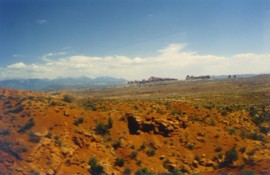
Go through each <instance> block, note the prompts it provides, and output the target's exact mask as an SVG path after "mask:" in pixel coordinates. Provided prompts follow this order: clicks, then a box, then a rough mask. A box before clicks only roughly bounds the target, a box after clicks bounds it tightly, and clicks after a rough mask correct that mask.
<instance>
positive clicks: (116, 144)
mask: <svg viewBox="0 0 270 175" xmlns="http://www.w3.org/2000/svg"><path fill="white" fill-rule="evenodd" d="M112 146H113V148H114V149H117V148H119V147H120V146H121V140H120V139H117V140H116V141H115V142H114V143H113V144H112Z"/></svg>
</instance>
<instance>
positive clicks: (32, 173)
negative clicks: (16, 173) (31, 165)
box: [29, 169, 40, 175]
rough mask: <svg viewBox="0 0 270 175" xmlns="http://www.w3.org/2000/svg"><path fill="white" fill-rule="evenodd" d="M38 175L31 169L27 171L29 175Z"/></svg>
mask: <svg viewBox="0 0 270 175" xmlns="http://www.w3.org/2000/svg"><path fill="white" fill-rule="evenodd" d="M39 174H40V173H39V172H37V171H36V170H33V169H31V170H30V171H29V175H39Z"/></svg>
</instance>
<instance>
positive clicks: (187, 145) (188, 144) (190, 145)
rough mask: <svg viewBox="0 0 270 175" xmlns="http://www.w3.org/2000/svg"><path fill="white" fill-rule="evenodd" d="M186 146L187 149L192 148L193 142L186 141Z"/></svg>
mask: <svg viewBox="0 0 270 175" xmlns="http://www.w3.org/2000/svg"><path fill="white" fill-rule="evenodd" d="M186 147H187V148H188V149H189V150H193V149H194V143H187V144H186Z"/></svg>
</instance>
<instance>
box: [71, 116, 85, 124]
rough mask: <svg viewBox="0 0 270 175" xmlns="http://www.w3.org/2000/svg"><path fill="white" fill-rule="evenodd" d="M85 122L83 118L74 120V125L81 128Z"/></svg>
mask: <svg viewBox="0 0 270 175" xmlns="http://www.w3.org/2000/svg"><path fill="white" fill-rule="evenodd" d="M83 121H84V119H83V117H78V118H76V119H75V120H74V122H73V124H74V125H76V126H79V124H82V123H83Z"/></svg>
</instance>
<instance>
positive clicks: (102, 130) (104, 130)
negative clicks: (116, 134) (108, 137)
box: [95, 122, 109, 135]
mask: <svg viewBox="0 0 270 175" xmlns="http://www.w3.org/2000/svg"><path fill="white" fill-rule="evenodd" d="M95 131H96V134H99V135H105V134H108V133H109V128H108V126H107V125H105V124H104V123H101V122H98V123H97V126H96V128H95Z"/></svg>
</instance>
